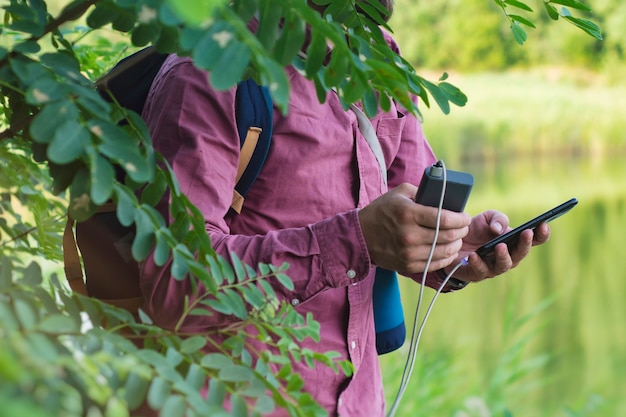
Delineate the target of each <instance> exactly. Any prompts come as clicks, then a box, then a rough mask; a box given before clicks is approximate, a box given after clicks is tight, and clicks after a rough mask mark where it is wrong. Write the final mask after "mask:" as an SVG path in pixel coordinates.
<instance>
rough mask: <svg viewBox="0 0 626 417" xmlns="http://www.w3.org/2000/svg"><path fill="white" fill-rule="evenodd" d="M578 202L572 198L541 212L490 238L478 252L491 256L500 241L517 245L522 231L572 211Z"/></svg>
mask: <svg viewBox="0 0 626 417" xmlns="http://www.w3.org/2000/svg"><path fill="white" fill-rule="evenodd" d="M576 204H578V200H577V199H575V198H572V199H570V200H568V201H566V202H564V203H563V204H560V205H558V206H556V207H554V208H553V209H551V210H548V211H546V212H545V213H542V214H540V215H539V216H537V217H535V218H534V219H532V220H529V221H527V222H526V223H524V224H522V225H521V226H518V227H516V228H515V229H513V230H511V231H509V232H507V233H504V234H502V235H500V236H498V237H496V238H495V239H492V240H490V241H489V242H487V243H485V244H484V245H482V246H481V247H480V248H478V249H477V250H476V253H477V254H478V255H479V256H480V257H481V258H483V259H485V257H487V256H489V254H490V253H491V252H493V249H494V248H495V247H496V245H497V244H498V243H506V244H507V246H508V247H509V248H513V247H515V244H516V243H517V240H518V239H519V235H520V233H522V232H523V231H524V230H526V229H535V228H536V227H537V226H539V225H540V224H541V223H544V222H549V221H551V220H554V219H556V218H557V217H560V216H562V215H564V214H565V213H567V212H568V211H570V210H571V209H572V208H574V206H575V205H576Z"/></svg>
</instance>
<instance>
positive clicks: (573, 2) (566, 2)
mask: <svg viewBox="0 0 626 417" xmlns="http://www.w3.org/2000/svg"><path fill="white" fill-rule="evenodd" d="M549 2H550V3H555V4H560V5H563V6H568V7H571V8H572V9H577V10H582V11H585V12H590V11H591V8H590V7H589V6H587V5H586V4H583V3H581V2H579V1H577V0H550V1H549Z"/></svg>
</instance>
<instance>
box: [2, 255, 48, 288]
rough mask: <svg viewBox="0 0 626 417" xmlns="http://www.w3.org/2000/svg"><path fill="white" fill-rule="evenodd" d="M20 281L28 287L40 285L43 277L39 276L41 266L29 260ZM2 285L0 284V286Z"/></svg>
mask: <svg viewBox="0 0 626 417" xmlns="http://www.w3.org/2000/svg"><path fill="white" fill-rule="evenodd" d="M20 281H21V282H22V283H24V284H25V285H27V286H29V287H37V286H39V285H41V283H42V281H43V278H42V276H41V267H40V266H39V264H38V263H36V262H34V261H33V262H31V263H30V264H29V265H28V267H26V269H25V270H24V275H23V276H22V279H21V280H20ZM1 287H2V285H0V288H1Z"/></svg>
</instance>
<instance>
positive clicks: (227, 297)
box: [217, 288, 248, 320]
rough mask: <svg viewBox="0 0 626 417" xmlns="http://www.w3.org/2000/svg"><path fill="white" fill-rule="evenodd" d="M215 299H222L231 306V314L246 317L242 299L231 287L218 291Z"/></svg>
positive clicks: (246, 312)
mask: <svg viewBox="0 0 626 417" xmlns="http://www.w3.org/2000/svg"><path fill="white" fill-rule="evenodd" d="M217 299H218V300H220V301H222V302H223V303H224V304H227V305H228V306H229V307H230V308H231V310H232V314H234V315H235V316H237V317H238V318H239V319H241V320H245V319H247V318H248V311H247V309H246V305H245V303H244V302H243V299H242V298H241V296H240V295H239V294H238V293H237V292H236V291H235V290H233V289H232V288H226V289H225V290H223V291H222V292H220V293H218V294H217Z"/></svg>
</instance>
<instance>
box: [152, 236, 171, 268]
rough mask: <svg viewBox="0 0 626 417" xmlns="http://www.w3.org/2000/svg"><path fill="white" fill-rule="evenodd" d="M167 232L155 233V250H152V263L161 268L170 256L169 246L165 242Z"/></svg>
mask: <svg viewBox="0 0 626 417" xmlns="http://www.w3.org/2000/svg"><path fill="white" fill-rule="evenodd" d="M167 234H168V230H167V229H164V228H162V229H159V230H157V231H156V234H155V237H156V248H155V250H154V263H155V264H156V265H157V266H163V265H165V263H166V262H167V261H168V259H169V256H170V246H169V243H168V242H167V238H166V236H167Z"/></svg>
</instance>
